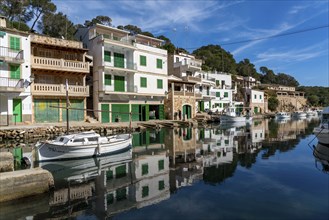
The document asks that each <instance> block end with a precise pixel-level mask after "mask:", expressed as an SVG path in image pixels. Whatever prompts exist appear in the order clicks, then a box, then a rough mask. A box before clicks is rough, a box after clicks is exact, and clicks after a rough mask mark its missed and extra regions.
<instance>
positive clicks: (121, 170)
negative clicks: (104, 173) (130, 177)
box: [115, 164, 127, 178]
mask: <svg viewBox="0 0 329 220" xmlns="http://www.w3.org/2000/svg"><path fill="white" fill-rule="evenodd" d="M115 176H116V178H121V177H124V176H127V167H126V165H125V164H124V165H121V166H118V167H116V168H115Z"/></svg>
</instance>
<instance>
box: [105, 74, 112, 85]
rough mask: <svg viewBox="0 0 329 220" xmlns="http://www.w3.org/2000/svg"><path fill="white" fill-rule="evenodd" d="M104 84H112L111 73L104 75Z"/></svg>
mask: <svg viewBox="0 0 329 220" xmlns="http://www.w3.org/2000/svg"><path fill="white" fill-rule="evenodd" d="M104 84H105V85H106V86H110V85H112V76H111V75H109V74H105V75H104Z"/></svg>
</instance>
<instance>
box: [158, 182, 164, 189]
mask: <svg viewBox="0 0 329 220" xmlns="http://www.w3.org/2000/svg"><path fill="white" fill-rule="evenodd" d="M164 188H165V185H164V180H160V181H159V190H163V189H164Z"/></svg>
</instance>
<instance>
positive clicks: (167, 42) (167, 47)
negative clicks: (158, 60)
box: [157, 35, 176, 54]
mask: <svg viewBox="0 0 329 220" xmlns="http://www.w3.org/2000/svg"><path fill="white" fill-rule="evenodd" d="M157 38H158V39H161V40H164V44H163V45H162V46H161V48H162V49H165V50H167V51H168V53H169V54H174V52H175V49H176V47H175V45H174V44H173V43H172V42H171V40H170V39H169V38H167V37H166V36H164V35H160V36H158V37H157Z"/></svg>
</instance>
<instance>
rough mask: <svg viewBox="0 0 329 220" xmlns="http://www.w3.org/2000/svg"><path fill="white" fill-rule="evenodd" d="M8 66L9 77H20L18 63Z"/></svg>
mask: <svg viewBox="0 0 329 220" xmlns="http://www.w3.org/2000/svg"><path fill="white" fill-rule="evenodd" d="M9 68H10V78H11V79H20V78H21V68H20V66H19V65H9Z"/></svg>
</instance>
